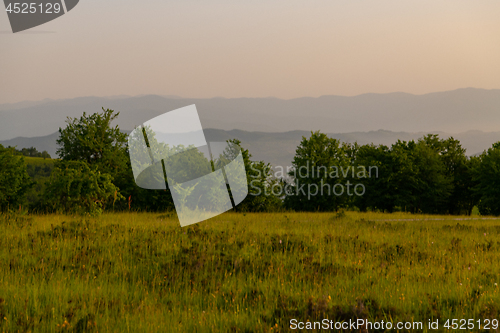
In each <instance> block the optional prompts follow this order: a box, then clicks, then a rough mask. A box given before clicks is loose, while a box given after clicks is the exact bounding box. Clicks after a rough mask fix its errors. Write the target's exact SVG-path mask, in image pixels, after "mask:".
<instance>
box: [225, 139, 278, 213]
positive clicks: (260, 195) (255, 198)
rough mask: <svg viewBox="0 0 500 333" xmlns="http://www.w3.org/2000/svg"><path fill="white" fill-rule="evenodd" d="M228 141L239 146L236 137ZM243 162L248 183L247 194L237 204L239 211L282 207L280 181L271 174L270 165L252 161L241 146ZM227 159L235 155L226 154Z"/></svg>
mask: <svg viewBox="0 0 500 333" xmlns="http://www.w3.org/2000/svg"><path fill="white" fill-rule="evenodd" d="M228 142H229V143H231V144H233V145H236V146H238V147H241V141H240V140H237V139H233V140H229V141H228ZM241 154H242V156H243V163H244V165H245V170H246V181H247V185H248V195H247V197H246V198H245V200H243V201H242V202H241V203H240V204H239V205H238V206H237V208H236V209H237V210H238V211H241V212H272V211H277V210H280V209H281V208H282V199H281V197H282V196H283V195H284V193H281V191H280V188H278V187H276V186H275V185H279V187H283V186H282V185H283V184H282V183H281V182H280V181H279V180H278V179H277V178H276V177H274V175H273V172H272V167H271V165H270V164H269V163H265V162H264V161H252V160H251V157H252V155H251V154H250V152H249V151H248V149H245V148H243V147H241ZM227 158H228V160H233V159H234V158H235V156H233V155H228V156H227Z"/></svg>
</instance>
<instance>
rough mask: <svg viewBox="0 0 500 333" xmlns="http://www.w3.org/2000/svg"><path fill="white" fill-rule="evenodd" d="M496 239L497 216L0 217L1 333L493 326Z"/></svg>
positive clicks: (499, 314)
mask: <svg viewBox="0 0 500 333" xmlns="http://www.w3.org/2000/svg"><path fill="white" fill-rule="evenodd" d="M499 234H500V220H499V219H486V218H484V219H482V218H480V217H477V216H476V217H475V219H472V218H468V217H462V218H457V217H449V216H426V215H410V214H404V213H394V214H383V213H355V212H346V213H273V214H271V213H269V214H263V213H262V214H242V213H239V214H238V213H226V214H223V215H220V216H218V217H216V218H214V219H211V220H210V221H206V222H202V223H199V224H196V225H194V226H190V227H186V228H181V227H180V226H179V223H178V221H177V219H176V217H175V216H174V215H169V214H152V213H116V214H111V213H110V214H104V215H102V216H100V217H98V218H82V217H78V216H65V215H38V216H37V215H33V216H31V215H25V216H7V215H0V332H288V331H291V329H290V320H291V319H292V318H295V319H297V320H299V321H306V320H308V319H309V320H310V321H313V320H315V319H318V320H321V319H323V318H328V319H330V320H335V321H342V320H347V321H348V320H349V319H356V318H368V319H370V320H373V321H380V320H384V321H392V322H393V323H396V322H398V321H423V322H424V323H427V321H428V319H440V325H441V327H440V329H439V330H437V331H440V332H441V331H445V330H444V329H443V327H442V326H443V324H444V320H446V319H448V318H450V319H452V318H456V319H474V320H478V319H485V318H496V319H500V291H499V290H500V287H499V286H498V284H500V263H499V261H500V260H499V259H500V238H499ZM373 331H377V330H371V331H370V332H373ZM378 331H383V330H378ZM392 331H393V332H396V331H397V330H395V329H393V330H392ZM411 331H412V332H413V331H416V330H411ZM424 331H427V330H426V329H424ZM462 331H463V330H462ZM468 331H479V330H478V329H474V330H468ZM494 331H496V330H488V332H494ZM400 332H404V330H400ZM433 332H436V330H433Z"/></svg>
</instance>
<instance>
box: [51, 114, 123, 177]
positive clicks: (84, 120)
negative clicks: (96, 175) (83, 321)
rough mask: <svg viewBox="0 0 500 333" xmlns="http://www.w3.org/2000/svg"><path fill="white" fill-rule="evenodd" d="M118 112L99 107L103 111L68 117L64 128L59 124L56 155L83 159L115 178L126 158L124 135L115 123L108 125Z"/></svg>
mask: <svg viewBox="0 0 500 333" xmlns="http://www.w3.org/2000/svg"><path fill="white" fill-rule="evenodd" d="M119 114H120V113H119V112H116V113H115V111H113V110H110V109H107V110H104V108H103V113H94V114H92V115H87V114H86V113H85V112H84V113H83V116H82V117H80V119H76V118H68V120H67V121H66V122H67V124H68V125H67V126H66V128H64V129H61V128H59V133H60V136H59V139H57V143H58V145H59V146H60V147H59V149H58V150H57V154H58V155H59V157H60V158H61V159H62V160H63V161H84V162H86V163H87V164H88V165H89V166H92V167H95V168H97V169H98V170H99V171H100V172H102V173H108V174H110V175H111V177H112V179H113V180H114V181H117V182H118V181H119V175H121V174H122V173H123V172H124V171H125V169H126V164H127V160H128V157H127V154H126V142H127V135H126V134H125V133H122V132H121V131H120V129H119V128H118V125H117V126H115V127H111V122H112V121H113V120H115V119H116V117H118V115H119Z"/></svg>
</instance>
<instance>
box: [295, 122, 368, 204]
mask: <svg viewBox="0 0 500 333" xmlns="http://www.w3.org/2000/svg"><path fill="white" fill-rule="evenodd" d="M357 149H358V146H357V145H352V146H351V145H348V144H342V143H341V142H340V141H339V140H337V139H333V138H329V137H327V136H326V134H323V133H320V132H319V131H318V132H311V137H310V138H305V137H302V141H301V142H300V144H299V146H298V147H297V150H296V154H295V157H294V159H293V162H292V166H293V170H292V171H290V173H289V176H290V177H291V178H292V182H293V183H292V185H293V186H292V187H291V189H290V190H289V191H288V193H287V194H288V195H287V197H286V199H285V205H286V207H288V208H290V209H294V210H298V211H336V210H338V209H340V208H342V207H347V206H348V204H349V202H350V201H351V199H350V198H349V197H348V196H347V195H335V193H340V190H338V188H340V187H339V186H337V185H340V186H342V187H343V186H344V185H347V182H348V181H349V180H350V178H349V175H346V174H344V173H343V172H342V171H341V170H344V171H345V170H348V168H351V167H352V166H353V164H352V162H353V159H354V156H355V155H356V151H357ZM336 186H337V187H336ZM335 191H336V192H335Z"/></svg>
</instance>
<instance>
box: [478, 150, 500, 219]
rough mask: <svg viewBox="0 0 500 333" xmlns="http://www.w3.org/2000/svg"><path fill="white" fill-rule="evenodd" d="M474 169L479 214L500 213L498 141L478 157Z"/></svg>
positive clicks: (499, 155) (499, 157)
mask: <svg viewBox="0 0 500 333" xmlns="http://www.w3.org/2000/svg"><path fill="white" fill-rule="evenodd" d="M479 160H480V162H479V163H477V166H476V169H475V179H476V180H477V186H476V191H477V194H478V196H479V197H480V202H479V211H480V213H481V215H497V216H498V215H500V142H498V143H496V144H494V145H493V146H492V147H491V148H490V149H488V150H487V151H485V152H484V153H483V154H482V155H481V156H480V157H479Z"/></svg>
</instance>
